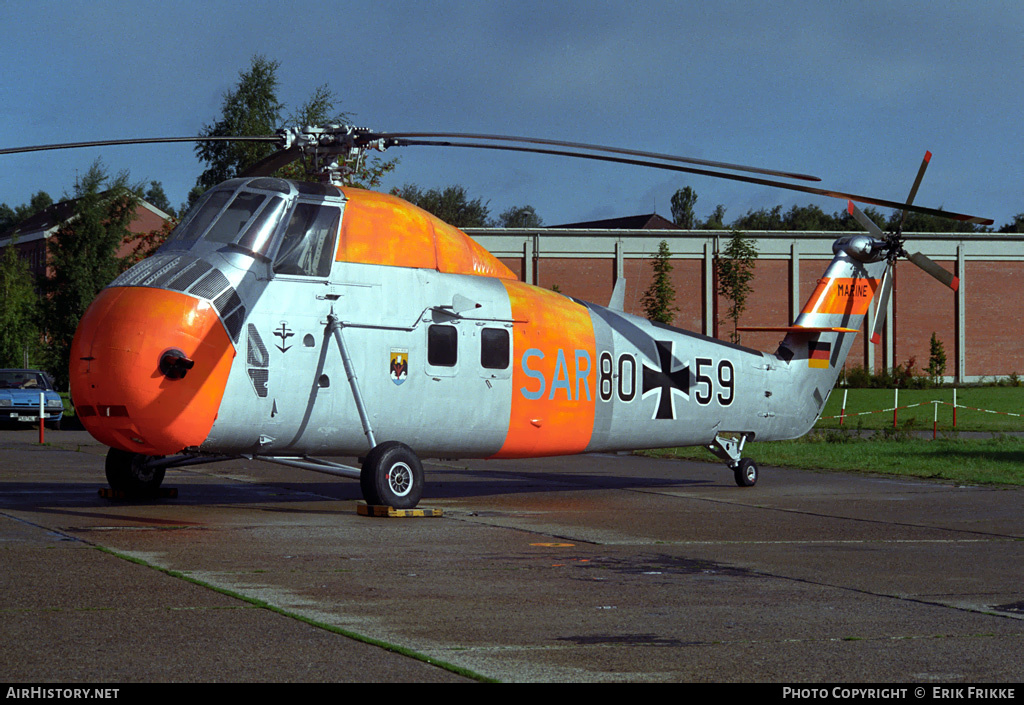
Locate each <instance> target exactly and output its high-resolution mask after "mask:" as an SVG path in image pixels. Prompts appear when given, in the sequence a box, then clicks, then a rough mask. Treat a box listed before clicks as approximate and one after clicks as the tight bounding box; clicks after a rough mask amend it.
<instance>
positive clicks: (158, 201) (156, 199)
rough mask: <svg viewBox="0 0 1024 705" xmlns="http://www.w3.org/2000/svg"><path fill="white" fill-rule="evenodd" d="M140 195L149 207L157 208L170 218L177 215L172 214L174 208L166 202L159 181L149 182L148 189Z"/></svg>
mask: <svg viewBox="0 0 1024 705" xmlns="http://www.w3.org/2000/svg"><path fill="white" fill-rule="evenodd" d="M140 195H141V196H142V198H143V199H144V200H145V201H146V202H147V203H149V204H150V205H151V206H154V207H156V208H159V209H160V210H162V211H163V212H164V213H166V214H167V215H169V216H171V217H172V218H173V217H175V216H176V215H177V213H175V212H174V208H172V207H171V202H170V201H169V200H167V194H166V193H164V186H163V184H161V183H160V182H159V181H150V182H149V188H148V189H146V190H145V191H144V192H142V193H141V194H140Z"/></svg>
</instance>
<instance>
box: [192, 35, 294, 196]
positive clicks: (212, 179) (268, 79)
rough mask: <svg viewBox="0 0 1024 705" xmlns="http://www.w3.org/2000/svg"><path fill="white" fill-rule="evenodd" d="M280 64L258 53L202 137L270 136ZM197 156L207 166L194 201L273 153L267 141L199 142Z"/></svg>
mask: <svg viewBox="0 0 1024 705" xmlns="http://www.w3.org/2000/svg"><path fill="white" fill-rule="evenodd" d="M279 66H280V63H278V62H277V61H271V60H269V59H267V58H266V57H264V56H261V55H259V54H257V55H256V56H254V57H253V58H252V64H251V65H250V66H249V70H248V71H242V72H240V74H239V80H238V85H237V86H236V87H235V88H234V90H231V91H228V93H227V94H225V96H224V103H223V106H222V107H221V118H220V120H218V121H217V122H215V123H214V124H212V125H205V126H204V127H203V129H202V130H201V131H200V133H199V134H200V135H201V136H203V137H237V136H242V135H251V136H255V135H272V134H273V133H274V131H275V130H276V129H277V126H278V125H279V124H280V117H281V111H282V109H283V107H284V106H283V105H282V104H281V103H280V102H279V101H278V99H277V69H278V67H279ZM195 151H196V156H197V157H198V158H199V159H200V160H201V161H204V162H206V163H207V165H208V166H207V169H206V170H205V171H204V172H203V173H202V174H200V175H199V178H198V179H197V180H196V187H195V189H193V193H194V194H195V195H194V196H193V195H191V194H190V200H194V198H197V197H198V196H199V195H201V194H202V193H203V192H204V191H206V190H207V189H210V188H213V187H214V186H216V185H217V184H219V183H221V182H222V181H226V180H228V179H231V178H233V177H235V176H237V175H238V174H239V173H240V172H242V171H243V170H244V169H246V168H248V167H250V166H252V165H253V164H255V163H256V162H258V161H259V160H260V159H263V158H264V157H266V156H268V155H270V154H271V153H272V152H273V151H274V145H273V144H272V143H269V142H199V143H198V144H197V145H196V148H195Z"/></svg>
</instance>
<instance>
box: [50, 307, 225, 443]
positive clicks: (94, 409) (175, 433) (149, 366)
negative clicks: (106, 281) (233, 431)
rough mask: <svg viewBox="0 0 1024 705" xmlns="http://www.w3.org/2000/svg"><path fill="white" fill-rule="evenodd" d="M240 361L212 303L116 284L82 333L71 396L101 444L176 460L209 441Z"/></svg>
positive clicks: (74, 349)
mask: <svg viewBox="0 0 1024 705" xmlns="http://www.w3.org/2000/svg"><path fill="white" fill-rule="evenodd" d="M168 353H170V354H169V355H168ZM165 357H166V359H165V360H164V363H165V364H164V366H163V369H161V359H162V358H165ZM234 357H235V347H234V345H233V344H232V342H231V339H230V338H229V337H228V334H227V331H225V330H224V326H223V325H222V324H221V322H220V319H219V318H218V317H217V311H216V310H215V309H214V308H213V306H212V305H211V304H210V303H209V302H206V301H202V300H200V299H197V298H194V297H192V296H188V295H186V294H181V293H178V292H176V291H166V290H163V289H150V288H146V287H111V288H108V289H104V290H103V291H101V292H100V295H99V296H97V297H96V300H95V301H93V302H92V304H91V305H90V306H89V309H88V310H87V311H86V312H85V315H84V316H83V317H82V320H81V322H79V324H78V330H77V331H76V332H75V339H74V342H73V343H72V345H71V370H70V372H71V398H72V399H73V400H74V402H75V409H76V411H77V413H78V415H79V417H80V418H81V420H82V424H83V425H84V426H85V428H86V430H87V431H89V433H91V434H92V435H93V437H94V438H96V440H98V441H100V442H101V443H104V444H106V445H108V446H112V447H114V448H120V449H121V450H126V451H129V452H134V453H143V454H146V455H170V454H173V453H177V452H179V451H181V450H182V449H184V448H188V447H191V446H198V445H200V444H201V443H202V442H203V441H204V440H206V437H207V435H209V433H210V428H211V427H212V426H213V422H214V420H216V418H217V410H218V409H219V408H220V402H221V398H222V397H223V395H224V387H225V385H226V384H227V379H228V373H229V372H230V370H231V361H232V360H233V359H234ZM179 358H184V360H186V361H191V362H192V363H193V364H192V365H191V366H190V367H189V366H188V365H187V362H184V363H183V362H182V361H181V360H180V359H179ZM168 363H174V364H168Z"/></svg>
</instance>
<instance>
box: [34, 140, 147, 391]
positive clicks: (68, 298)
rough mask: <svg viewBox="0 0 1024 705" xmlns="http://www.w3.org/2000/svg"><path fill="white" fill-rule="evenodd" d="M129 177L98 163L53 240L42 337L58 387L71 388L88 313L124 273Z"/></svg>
mask: <svg viewBox="0 0 1024 705" xmlns="http://www.w3.org/2000/svg"><path fill="white" fill-rule="evenodd" d="M127 181H128V177H127V174H124V173H122V174H120V175H119V176H117V177H116V178H113V179H111V178H110V176H109V175H108V174H107V172H106V170H105V169H104V167H103V165H102V163H101V162H100V161H99V160H97V161H96V162H94V163H93V165H92V166H91V167H90V168H89V171H88V172H86V174H85V176H84V177H83V178H82V179H81V181H80V182H79V183H78V185H77V187H76V194H75V195H76V197H77V198H76V201H75V208H74V213H73V215H72V217H71V218H70V219H68V220H67V221H65V222H64V223H63V224H61V225H60V226H59V227H58V228H57V232H56V234H55V236H54V237H51V238H50V240H49V245H48V250H49V262H50V266H51V271H52V276H51V277H50V278H48V279H45V280H43V282H42V284H43V291H44V293H45V299H44V305H43V310H44V315H43V320H44V324H45V327H44V335H45V338H46V340H47V342H48V343H49V353H50V355H51V359H50V360H48V361H47V366H48V368H49V370H50V372H51V373H52V374H53V376H54V378H55V381H56V383H57V386H58V388H63V387H65V386H66V384H67V378H68V355H69V352H70V350H71V339H72V338H73V337H74V334H75V328H77V327H78V321H79V319H81V317H82V314H84V313H85V309H86V308H87V307H88V305H89V304H90V303H91V302H92V300H93V299H94V298H95V297H96V294H97V293H99V291H100V289H102V288H103V287H105V286H106V285H107V284H109V283H110V282H111V281H112V280H113V279H114V277H116V276H117V275H118V273H119V272H120V271H121V269H122V263H121V261H120V259H118V256H117V250H118V248H119V247H120V245H121V243H122V242H123V241H124V240H125V239H126V238H129V237H130V235H129V230H128V226H129V224H130V223H131V221H132V220H133V219H134V217H135V208H136V205H137V203H138V196H137V192H136V190H134V189H132V188H130V187H129V186H128V183H127Z"/></svg>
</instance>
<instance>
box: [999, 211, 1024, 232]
mask: <svg viewBox="0 0 1024 705" xmlns="http://www.w3.org/2000/svg"><path fill="white" fill-rule="evenodd" d="M999 232H1001V233H1024V213H1018V214H1017V215H1015V216H1013V220H1011V221H1010V222H1009V223H1007V224H1006V225H1004V226H1003V227H1001V228H999Z"/></svg>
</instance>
